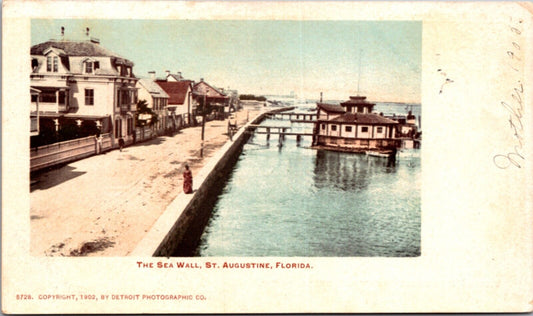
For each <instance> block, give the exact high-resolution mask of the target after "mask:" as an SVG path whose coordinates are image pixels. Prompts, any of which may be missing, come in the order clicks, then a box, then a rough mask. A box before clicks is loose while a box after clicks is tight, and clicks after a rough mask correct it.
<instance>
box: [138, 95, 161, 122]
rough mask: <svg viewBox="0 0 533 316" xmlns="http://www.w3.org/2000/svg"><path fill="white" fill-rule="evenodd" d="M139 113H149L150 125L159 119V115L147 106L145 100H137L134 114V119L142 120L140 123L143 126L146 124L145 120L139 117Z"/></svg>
mask: <svg viewBox="0 0 533 316" xmlns="http://www.w3.org/2000/svg"><path fill="white" fill-rule="evenodd" d="M141 114H144V115H146V114H148V115H151V118H150V126H152V125H154V124H155V123H157V122H158V121H159V117H158V115H157V113H155V112H154V111H153V110H152V109H151V108H149V107H148V102H147V101H146V100H139V101H138V102H137V114H136V121H137V122H143V123H142V124H141V125H143V126H144V125H145V124H146V121H147V120H146V119H141V118H139V116H140V115H141ZM144 115H143V116H144ZM141 117H142V116H141Z"/></svg>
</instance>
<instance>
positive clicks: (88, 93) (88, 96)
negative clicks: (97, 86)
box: [85, 89, 94, 105]
mask: <svg viewBox="0 0 533 316" xmlns="http://www.w3.org/2000/svg"><path fill="white" fill-rule="evenodd" d="M85 105H94V89H85Z"/></svg>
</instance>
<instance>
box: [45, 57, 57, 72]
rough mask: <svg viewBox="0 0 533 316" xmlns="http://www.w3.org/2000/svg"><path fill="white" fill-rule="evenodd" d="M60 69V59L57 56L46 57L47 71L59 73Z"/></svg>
mask: <svg viewBox="0 0 533 316" xmlns="http://www.w3.org/2000/svg"><path fill="white" fill-rule="evenodd" d="M58 67H59V58H58V57H57V56H48V57H46V71H48V72H57V71H58Z"/></svg>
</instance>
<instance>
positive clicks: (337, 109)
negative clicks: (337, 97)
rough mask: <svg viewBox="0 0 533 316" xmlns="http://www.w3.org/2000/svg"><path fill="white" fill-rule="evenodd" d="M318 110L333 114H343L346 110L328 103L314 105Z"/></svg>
mask: <svg viewBox="0 0 533 316" xmlns="http://www.w3.org/2000/svg"><path fill="white" fill-rule="evenodd" d="M316 105H317V106H318V107H319V108H321V109H323V110H324V111H326V112H334V113H344V112H346V110H345V109H344V108H343V107H342V106H340V105H338V104H330V103H320V102H319V103H317V104H316Z"/></svg>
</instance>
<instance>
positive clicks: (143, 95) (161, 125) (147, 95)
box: [137, 73, 169, 135]
mask: <svg viewBox="0 0 533 316" xmlns="http://www.w3.org/2000/svg"><path fill="white" fill-rule="evenodd" d="M154 75H155V73H154ZM137 87H138V88H139V90H138V96H139V100H146V102H147V104H148V108H150V109H152V111H154V112H155V113H156V114H157V117H158V122H157V123H156V124H155V126H154V127H155V130H156V131H157V132H158V133H159V134H160V135H161V134H163V133H164V132H165V129H166V128H167V124H168V123H167V121H168V120H169V118H168V110H167V106H168V99H169V95H168V94H167V93H166V92H165V90H163V88H161V87H160V86H159V85H158V84H157V83H156V82H155V81H154V78H153V77H151V78H142V79H139V81H138V82H137Z"/></svg>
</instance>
